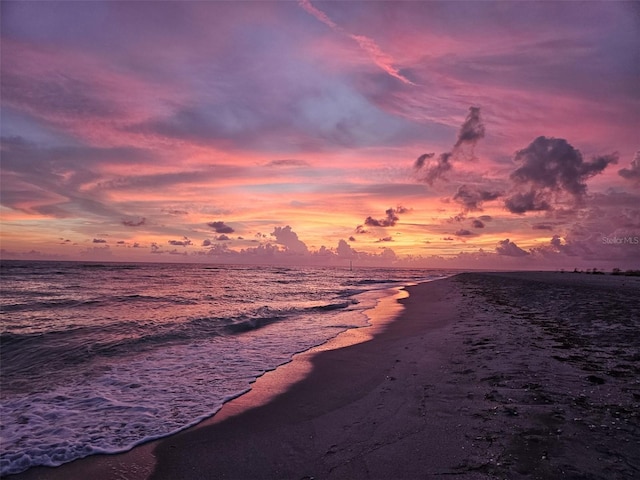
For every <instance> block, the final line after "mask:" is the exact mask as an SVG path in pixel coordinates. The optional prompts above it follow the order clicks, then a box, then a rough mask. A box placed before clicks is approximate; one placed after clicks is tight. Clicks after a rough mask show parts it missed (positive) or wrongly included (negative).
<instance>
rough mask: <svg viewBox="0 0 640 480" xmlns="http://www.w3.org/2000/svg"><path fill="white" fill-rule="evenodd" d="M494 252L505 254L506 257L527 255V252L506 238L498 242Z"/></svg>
mask: <svg viewBox="0 0 640 480" xmlns="http://www.w3.org/2000/svg"><path fill="white" fill-rule="evenodd" d="M496 253H498V255H506V256H508V257H524V256H526V255H529V253H528V252H526V251H525V250H523V249H521V248H520V247H519V246H518V245H516V244H515V243H514V242H512V241H510V240H509V239H508V238H507V239H505V240H501V241H500V242H498V246H497V247H496Z"/></svg>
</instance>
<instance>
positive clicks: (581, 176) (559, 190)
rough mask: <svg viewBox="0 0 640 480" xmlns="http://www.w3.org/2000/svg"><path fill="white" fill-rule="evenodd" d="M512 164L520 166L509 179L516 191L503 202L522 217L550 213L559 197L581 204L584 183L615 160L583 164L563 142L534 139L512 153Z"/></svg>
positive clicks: (607, 157)
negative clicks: (566, 195)
mask: <svg viewBox="0 0 640 480" xmlns="http://www.w3.org/2000/svg"><path fill="white" fill-rule="evenodd" d="M515 161H516V162H517V163H519V164H520V166H519V167H518V168H517V169H516V170H515V171H514V172H513V173H512V174H511V176H510V178H511V180H512V181H513V182H514V184H515V186H516V191H515V192H514V193H513V194H512V195H511V196H510V197H508V198H507V199H506V200H505V206H506V207H507V209H508V210H509V211H511V212H512V213H525V212H528V211H540V210H551V209H552V203H553V201H554V200H555V199H556V197H557V196H560V195H563V194H568V195H570V196H572V197H573V200H574V201H575V202H579V201H581V200H582V199H583V197H584V195H585V194H586V191H587V185H586V180H587V179H589V178H591V177H593V176H594V175H597V174H599V173H601V172H602V171H603V170H604V169H605V168H606V167H607V166H608V165H609V164H612V163H617V161H618V156H617V154H615V153H613V154H610V155H602V156H599V157H594V158H593V159H592V160H591V161H590V162H586V161H584V159H583V157H582V154H581V153H580V151H579V150H576V149H575V148H574V147H573V146H571V145H570V144H569V143H568V142H567V141H566V140H564V139H562V138H548V137H538V138H536V139H535V140H534V141H533V142H532V143H531V144H530V145H529V146H528V147H526V148H524V149H522V150H520V151H518V152H517V153H516V155H515ZM523 189H524V191H523Z"/></svg>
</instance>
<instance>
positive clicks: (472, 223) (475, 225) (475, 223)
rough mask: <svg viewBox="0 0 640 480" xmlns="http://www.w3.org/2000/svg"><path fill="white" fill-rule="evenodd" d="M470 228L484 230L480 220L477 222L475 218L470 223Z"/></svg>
mask: <svg viewBox="0 0 640 480" xmlns="http://www.w3.org/2000/svg"><path fill="white" fill-rule="evenodd" d="M471 226H472V227H473V228H484V223H483V222H482V220H478V219H477V218H476V219H474V220H473V221H472V222H471Z"/></svg>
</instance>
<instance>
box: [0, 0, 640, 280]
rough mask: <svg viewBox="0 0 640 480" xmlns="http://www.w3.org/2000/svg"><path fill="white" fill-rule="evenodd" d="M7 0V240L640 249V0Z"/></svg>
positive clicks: (429, 259)
mask: <svg viewBox="0 0 640 480" xmlns="http://www.w3.org/2000/svg"><path fill="white" fill-rule="evenodd" d="M0 8H1V12H0V13H1V17H2V18H1V35H2V43H1V57H0V58H1V69H0V74H1V87H2V89H1V134H2V144H1V162H0V168H1V172H0V175H1V176H0V181H1V184H0V188H1V191H0V203H1V207H0V215H1V217H0V218H1V233H0V241H1V245H0V246H1V249H2V250H1V257H2V258H3V259H53V260H87V261H88V260H95V261H121V262H133V261H150V262H212V263H241V264H249V263H256V264H301V265H304V264H313V265H333V266H345V265H348V264H349V263H350V262H351V263H353V264H354V265H376V266H396V267H405V266H406V267H421V268H422V267H425V268H490V269H560V268H565V269H573V268H581V269H583V268H600V269H610V268H613V267H618V268H622V269H628V268H640V134H639V132H640V128H639V127H640V3H637V2H615V1H614V2H593V1H589V2H573V1H570V2H553V1H546V2H481V1H476V2H462V1H460V2H426V1H425V2H400V1H393V2H385V1H379V2H355V1H353V2H337V1H332V2H320V1H308V0H300V1H298V2H294V1H277V2H271V1H260V2H213V1H202V2H189V1H186V2H171V1H167V2H125V1H107V2H100V1H92V2H58V1H46V2H37V1H30V2H13V1H3V2H2V3H1V4H0Z"/></svg>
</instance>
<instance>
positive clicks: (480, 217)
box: [478, 215, 493, 222]
mask: <svg viewBox="0 0 640 480" xmlns="http://www.w3.org/2000/svg"><path fill="white" fill-rule="evenodd" d="M478 218H479V219H480V220H482V221H483V222H490V221H491V220H493V217H492V216H491V215H480V216H479V217H478Z"/></svg>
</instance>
